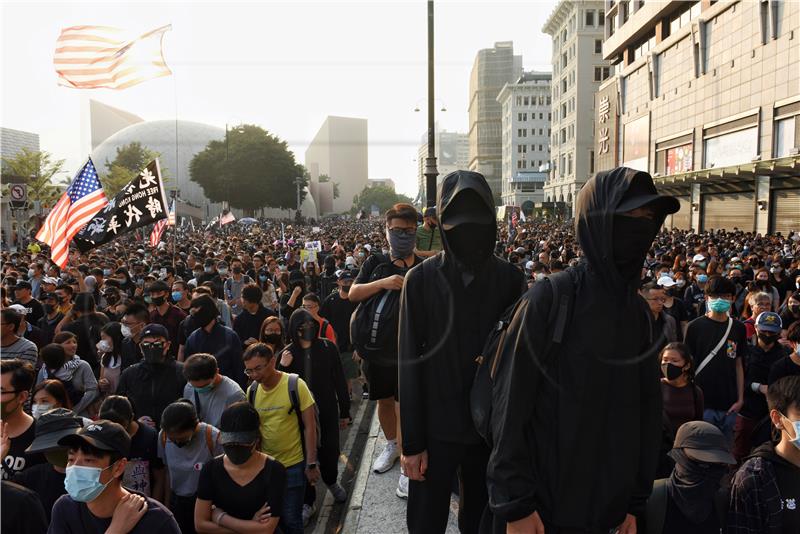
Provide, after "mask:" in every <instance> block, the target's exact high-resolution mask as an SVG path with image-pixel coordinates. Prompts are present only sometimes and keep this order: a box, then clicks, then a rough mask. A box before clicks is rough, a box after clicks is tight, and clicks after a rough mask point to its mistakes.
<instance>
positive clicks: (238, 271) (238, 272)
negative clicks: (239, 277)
mask: <svg viewBox="0 0 800 534" xmlns="http://www.w3.org/2000/svg"><path fill="white" fill-rule="evenodd" d="M232 271H233V274H240V273H241V272H242V268H241V267H234V268H233V269H232Z"/></svg>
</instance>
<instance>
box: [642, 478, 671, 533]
mask: <svg viewBox="0 0 800 534" xmlns="http://www.w3.org/2000/svg"><path fill="white" fill-rule="evenodd" d="M645 517H646V518H647V523H646V526H647V530H646V534H662V531H663V530H664V520H665V519H666V517H667V479H666V478H661V479H659V480H656V481H655V482H654V483H653V492H652V493H651V494H650V498H649V499H647V508H646V516H645Z"/></svg>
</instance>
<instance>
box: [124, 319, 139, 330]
mask: <svg viewBox="0 0 800 534" xmlns="http://www.w3.org/2000/svg"><path fill="white" fill-rule="evenodd" d="M140 323H141V321H134V322H130V321H122V326H127V327H128V328H133V327H134V326H136V325H137V324H140Z"/></svg>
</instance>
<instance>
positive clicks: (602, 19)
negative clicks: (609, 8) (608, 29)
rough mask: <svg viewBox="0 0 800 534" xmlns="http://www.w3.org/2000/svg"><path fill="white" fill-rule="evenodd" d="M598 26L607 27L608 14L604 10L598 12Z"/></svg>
mask: <svg viewBox="0 0 800 534" xmlns="http://www.w3.org/2000/svg"><path fill="white" fill-rule="evenodd" d="M597 25H598V26H605V25H606V12H605V11H603V10H602V9H601V10H600V11H598V12H597Z"/></svg>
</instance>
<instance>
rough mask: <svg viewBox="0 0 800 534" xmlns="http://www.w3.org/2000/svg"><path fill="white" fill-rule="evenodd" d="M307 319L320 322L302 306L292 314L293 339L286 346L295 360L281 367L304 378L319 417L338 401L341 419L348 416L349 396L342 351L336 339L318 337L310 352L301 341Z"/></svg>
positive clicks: (334, 406)
mask: <svg viewBox="0 0 800 534" xmlns="http://www.w3.org/2000/svg"><path fill="white" fill-rule="evenodd" d="M304 322H312V323H314V324H317V322H316V320H314V318H313V317H312V316H311V314H310V313H308V312H307V311H305V310H303V309H300V310H298V311H296V312H295V313H293V314H292V317H291V319H290V321H289V332H290V333H291V335H292V342H291V343H290V344H289V345H288V346H287V347H286V348H285V349H284V351H288V352H291V353H292V363H291V364H289V366H287V367H283V366H281V367H280V369H281V370H282V371H286V372H287V373H296V374H297V375H299V376H300V378H302V379H303V380H305V382H306V383H307V384H308V388H309V389H310V390H311V393H312V394H313V395H314V400H315V401H316V403H317V408H318V409H319V411H320V419H323V418H324V416H325V415H328V414H330V413H331V412H333V411H334V410H335V409H336V405H337V404H338V406H339V418H340V419H348V418H349V417H350V395H349V394H348V392H347V381H346V380H345V378H344V371H343V370H342V362H341V360H340V359H339V350H338V349H337V348H336V344H335V343H334V342H332V341H329V340H327V339H322V338H319V337H318V338H317V339H315V340H314V341H312V342H311V348H309V349H308V351H305V350H304V349H302V348H301V347H300V345H299V344H298V339H297V330H298V328H299V326H300V325H301V324H302V323H304ZM279 357H280V356H279Z"/></svg>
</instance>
